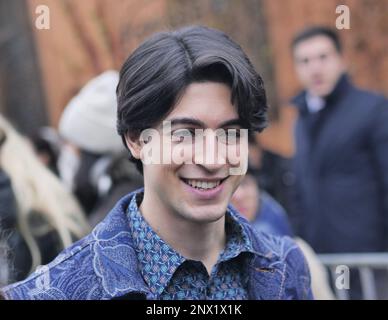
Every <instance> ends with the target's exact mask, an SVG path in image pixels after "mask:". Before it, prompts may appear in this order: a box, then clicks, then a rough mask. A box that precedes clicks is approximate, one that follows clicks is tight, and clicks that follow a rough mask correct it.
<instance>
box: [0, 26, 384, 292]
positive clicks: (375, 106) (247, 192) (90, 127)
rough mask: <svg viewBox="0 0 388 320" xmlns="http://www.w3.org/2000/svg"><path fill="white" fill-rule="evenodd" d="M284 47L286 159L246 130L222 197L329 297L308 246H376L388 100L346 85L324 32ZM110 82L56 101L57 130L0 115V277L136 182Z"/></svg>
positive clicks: (45, 250)
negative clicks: (288, 103)
mask: <svg viewBox="0 0 388 320" xmlns="http://www.w3.org/2000/svg"><path fill="white" fill-rule="evenodd" d="M292 49H293V59H294V62H295V68H296V72H297V74H298V76H299V78H300V81H301V84H302V85H303V87H304V90H303V91H302V92H301V93H300V94H299V95H298V96H297V97H296V98H294V99H293V100H292V102H293V104H294V106H296V107H297V110H298V112H299V117H298V120H297V122H296V127H295V145H296V152H295V156H294V158H293V159H286V158H284V157H282V156H280V155H278V154H276V153H275V152H273V151H271V150H266V149H265V148H263V147H262V146H261V145H260V142H259V139H257V136H254V135H252V136H250V138H249V152H250V155H249V166H248V172H247V175H246V176H245V178H244V180H243V181H242V183H241V185H240V186H239V188H238V189H237V190H236V192H235V193H234V196H233V198H232V204H233V206H235V208H237V210H238V211H239V212H240V213H241V214H242V215H244V216H245V217H246V218H247V219H248V220H249V221H250V222H251V223H252V225H253V226H254V227H255V229H257V230H258V231H259V232H267V233H271V234H274V235H277V236H290V237H293V238H295V239H297V242H298V243H299V245H300V247H301V248H302V251H303V252H304V254H305V255H306V258H307V260H308V263H309V266H310V272H311V274H312V279H313V292H314V295H315V297H316V298H321V299H333V298H334V295H333V292H332V288H331V287H330V284H329V282H330V281H329V278H328V275H327V274H326V270H325V269H324V268H323V267H322V265H321V264H320V262H319V261H318V259H317V256H316V253H350V252H353V253H360V252H386V251H387V249H388V239H387V235H388V232H387V231H388V230H387V229H388V129H387V128H388V126H387V125H386V124H387V121H388V117H387V108H388V105H387V102H386V100H385V99H384V98H383V97H382V96H380V95H377V94H372V93H369V92H367V91H363V90H360V89H358V88H356V87H354V85H353V84H352V81H351V79H350V76H349V75H348V73H347V67H346V66H347V63H345V60H344V57H343V52H342V46H341V44H340V41H339V39H338V38H337V36H336V35H335V33H334V32H333V31H330V30H328V29H326V28H321V27H316V28H310V29H308V30H307V31H304V33H300V34H299V35H298V36H297V37H295V39H294V42H293V44H292ZM117 83H118V73H117V72H116V71H113V70H109V71H106V72H104V73H103V74H101V75H98V76H97V77H96V78H94V79H92V80H90V81H89V82H88V83H87V84H86V85H85V86H84V87H83V88H82V89H81V90H80V91H79V92H78V93H77V95H76V96H74V97H73V98H72V99H71V100H70V102H69V103H68V104H67V106H66V107H65V108H64V112H63V114H62V116H61V119H60V122H59V126H58V129H55V128H51V127H44V128H40V129H39V130H38V131H37V132H36V134H35V135H33V136H31V137H26V136H22V135H21V134H20V133H18V131H17V129H15V127H14V126H13V125H12V124H11V123H10V122H9V121H7V119H5V117H4V116H3V115H0V284H2V285H5V284H8V283H12V282H15V281H19V280H23V279H24V278H26V277H27V276H28V275H29V274H30V273H31V272H32V271H33V270H35V269H36V268H37V267H38V266H39V265H44V264H47V263H49V262H50V261H52V260H53V259H54V258H55V257H56V256H57V255H58V254H59V253H60V252H61V251H62V250H63V249H64V248H66V247H67V246H69V245H70V244H71V243H73V242H75V241H77V240H79V239H81V238H82V237H83V236H85V235H86V234H88V233H89V232H90V231H91V230H92V229H93V227H94V226H96V225H97V224H98V223H99V222H100V221H101V220H102V219H103V218H104V216H105V214H106V213H107V212H108V211H109V210H110V209H111V208H112V207H113V205H114V204H115V203H116V202H117V200H118V199H120V198H121V197H122V196H124V195H126V194H127V193H129V192H131V191H134V190H136V189H138V188H140V187H142V184H143V178H142V176H141V175H140V174H139V173H138V171H137V170H136V168H135V167H134V165H133V164H131V163H130V162H129V161H128V151H127V150H125V149H124V146H123V143H122V141H121V138H120V136H119V135H118V134H117V132H116V111H117V110H116V86H117ZM381 279H382V280H381V281H387V280H386V279H387V277H386V275H384V276H382V277H381ZM387 283H388V282H387ZM354 297H355V298H359V297H360V295H359V292H358V291H357V290H355V292H354Z"/></svg>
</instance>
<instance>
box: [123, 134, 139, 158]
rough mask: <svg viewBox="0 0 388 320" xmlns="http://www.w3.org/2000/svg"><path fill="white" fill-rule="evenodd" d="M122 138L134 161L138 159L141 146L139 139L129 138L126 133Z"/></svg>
mask: <svg viewBox="0 0 388 320" xmlns="http://www.w3.org/2000/svg"><path fill="white" fill-rule="evenodd" d="M124 137H125V143H126V144H127V147H128V149H129V151H131V154H132V156H133V157H134V158H136V159H140V152H141V144H140V140H139V138H138V137H137V138H135V137H131V136H130V135H129V133H126V134H125V136H124Z"/></svg>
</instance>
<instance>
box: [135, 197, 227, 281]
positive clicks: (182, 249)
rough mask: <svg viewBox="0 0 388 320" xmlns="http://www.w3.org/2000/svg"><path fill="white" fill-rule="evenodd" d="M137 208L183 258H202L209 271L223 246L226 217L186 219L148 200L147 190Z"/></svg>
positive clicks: (197, 259)
mask: <svg viewBox="0 0 388 320" xmlns="http://www.w3.org/2000/svg"><path fill="white" fill-rule="evenodd" d="M155 208H157V209H155ZM139 209H140V212H141V214H142V215H143V217H144V219H145V220H146V221H147V222H148V224H149V225H150V226H151V227H152V229H153V230H154V231H155V232H156V233H157V234H158V236H159V237H160V238H161V239H163V241H165V242H166V243H167V244H169V245H170V246H171V247H172V248H173V249H174V250H175V251H177V252H178V253H180V254H181V255H182V256H184V257H185V258H186V259H190V260H195V261H201V262H202V263H203V264H204V265H205V267H206V269H207V271H208V273H209V274H210V273H211V270H212V268H213V266H214V265H215V264H216V262H217V260H218V257H219V255H220V253H221V252H222V251H223V250H224V248H225V244H226V233H225V217H223V218H222V219H220V220H218V221H215V222H209V223H197V222H193V221H188V220H187V219H184V218H182V217H181V216H179V215H177V214H174V213H172V212H168V211H167V210H163V206H162V205H158V204H157V203H155V200H152V202H151V201H150V199H149V198H147V196H146V193H145V195H144V199H143V201H142V203H141V205H140V208H139Z"/></svg>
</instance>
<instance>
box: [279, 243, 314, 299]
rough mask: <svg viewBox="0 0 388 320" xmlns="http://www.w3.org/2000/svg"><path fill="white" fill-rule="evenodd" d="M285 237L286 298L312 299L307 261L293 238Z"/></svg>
mask: <svg viewBox="0 0 388 320" xmlns="http://www.w3.org/2000/svg"><path fill="white" fill-rule="evenodd" d="M284 239H285V243H284V245H285V248H284V249H285V250H284V252H285V253H286V256H285V266H284V268H286V270H285V275H286V276H285V279H284V291H283V292H284V295H285V296H284V298H285V299H290V298H291V299H293V300H312V299H314V298H313V294H312V290H311V277H310V270H309V267H308V265H307V261H306V259H305V257H304V255H303V253H302V251H301V250H300V248H299V247H298V245H297V244H296V243H295V242H294V241H293V240H291V238H288V237H286V238H284Z"/></svg>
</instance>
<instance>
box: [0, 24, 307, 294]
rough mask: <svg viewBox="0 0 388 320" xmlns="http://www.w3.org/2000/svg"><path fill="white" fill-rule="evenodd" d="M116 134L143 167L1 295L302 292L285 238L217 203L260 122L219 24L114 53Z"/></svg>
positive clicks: (298, 265)
mask: <svg viewBox="0 0 388 320" xmlns="http://www.w3.org/2000/svg"><path fill="white" fill-rule="evenodd" d="M117 97H118V120H117V123H118V132H119V134H120V135H121V136H122V138H123V142H124V143H125V145H126V147H127V148H128V149H129V151H130V154H131V157H130V159H131V160H132V161H133V162H135V163H136V165H137V168H138V169H139V170H140V171H141V172H142V173H143V176H144V189H142V190H138V191H136V192H134V193H132V194H129V195H128V196H126V197H124V198H123V199H121V200H120V201H119V202H118V204H117V205H116V207H115V208H113V210H112V211H111V212H110V213H109V214H108V216H107V217H106V219H105V220H104V221H103V222H102V223H100V224H99V225H98V226H97V227H96V228H95V229H94V231H93V232H92V234H91V235H89V236H88V237H86V238H85V239H83V240H81V241H79V242H78V243H76V244H75V245H73V246H72V247H71V248H69V249H68V250H66V251H65V252H63V253H62V254H61V255H60V256H59V257H57V259H56V260H55V261H54V262H52V263H51V264H49V265H48V266H45V267H44V268H42V269H40V270H38V271H37V272H36V273H35V274H33V275H32V276H30V277H29V278H28V279H27V280H25V281H24V282H21V283H18V284H15V285H13V286H10V287H8V288H6V289H5V290H4V294H5V296H6V297H7V298H9V299H132V298H134V299H136V298H146V299H308V298H311V291H310V278H309V272H308V268H307V266H306V263H305V260H304V257H303V255H302V253H301V252H300V250H299V249H298V247H297V246H296V245H295V244H294V243H293V242H292V240H290V239H289V238H282V239H280V238H272V237H270V236H267V235H264V234H256V233H255V232H254V231H253V230H252V229H251V227H250V226H249V224H248V222H247V221H246V220H245V219H243V218H242V217H241V216H240V215H239V213H237V212H236V211H235V210H234V209H233V208H232V207H230V206H228V203H229V200H230V199H231V197H232V194H233V192H234V191H235V190H236V188H237V187H238V185H239V183H240V181H241V179H242V178H243V175H244V173H245V171H246V164H247V157H248V154H247V144H246V143H247V140H246V141H245V139H244V137H246V135H244V132H245V133H246V130H256V131H261V130H262V129H263V128H264V127H265V119H266V110H267V103H266V97H265V91H264V86H263V82H262V80H261V78H260V76H259V75H258V74H257V73H256V72H255V70H254V68H253V67H252V64H251V63H250V62H249V60H248V58H247V56H246V55H245V54H244V52H243V51H242V49H241V48H240V47H239V46H238V45H237V44H236V43H235V42H233V41H232V40H231V39H230V38H229V37H228V36H226V35H225V34H224V33H222V32H220V31H217V30H214V29H210V28H206V27H188V28H184V29H180V30H178V31H174V32H162V33H158V34H156V35H154V36H152V37H151V38H149V39H148V40H146V41H145V42H144V43H143V44H142V45H140V47H139V48H137V49H136V50H135V51H134V52H133V53H132V54H131V55H130V56H129V58H128V59H127V61H126V62H125V63H124V65H123V67H122V70H121V72H120V82H119V84H118V87H117Z"/></svg>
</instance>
